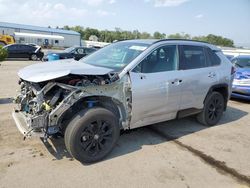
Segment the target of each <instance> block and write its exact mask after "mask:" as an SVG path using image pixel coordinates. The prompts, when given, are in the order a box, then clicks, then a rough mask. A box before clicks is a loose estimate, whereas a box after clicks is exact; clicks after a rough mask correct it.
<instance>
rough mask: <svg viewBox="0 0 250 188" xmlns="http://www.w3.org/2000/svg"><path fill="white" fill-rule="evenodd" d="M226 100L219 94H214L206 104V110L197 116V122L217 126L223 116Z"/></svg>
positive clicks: (208, 98)
mask: <svg viewBox="0 0 250 188" xmlns="http://www.w3.org/2000/svg"><path fill="white" fill-rule="evenodd" d="M224 107H225V100H224V98H223V96H222V95H221V94H220V93H219V92H212V93H211V94H210V95H209V96H208V97H207V98H206V100H205V102H204V108H203V110H202V112H201V113H200V114H198V115H197V120H198V121H199V122H200V123H202V124H204V125H208V126H213V125H216V124H217V123H218V122H219V120H220V119H221V116H222V114H223V111H224Z"/></svg>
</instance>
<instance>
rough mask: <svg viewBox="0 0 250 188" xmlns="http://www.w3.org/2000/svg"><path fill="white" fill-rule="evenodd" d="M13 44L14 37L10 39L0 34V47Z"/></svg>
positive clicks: (8, 36)
mask: <svg viewBox="0 0 250 188" xmlns="http://www.w3.org/2000/svg"><path fill="white" fill-rule="evenodd" d="M14 43H15V39H14V37H12V36H10V35H2V34H0V46H5V45H8V44H14Z"/></svg>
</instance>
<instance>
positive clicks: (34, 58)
mask: <svg viewBox="0 0 250 188" xmlns="http://www.w3.org/2000/svg"><path fill="white" fill-rule="evenodd" d="M37 59H38V58H37V55H36V54H32V55H31V56H30V60H32V61H36V60H37Z"/></svg>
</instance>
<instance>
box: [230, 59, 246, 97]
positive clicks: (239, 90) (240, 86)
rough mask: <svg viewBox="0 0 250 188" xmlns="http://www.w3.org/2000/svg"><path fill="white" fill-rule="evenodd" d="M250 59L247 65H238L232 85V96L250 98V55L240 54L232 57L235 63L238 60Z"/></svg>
mask: <svg viewBox="0 0 250 188" xmlns="http://www.w3.org/2000/svg"><path fill="white" fill-rule="evenodd" d="M241 59H244V60H248V65H246V67H239V66H237V65H236V72H235V77H234V81H233V86H232V95H231V96H232V97H233V98H239V99H246V100H250V56H249V55H240V56H237V57H235V58H233V59H232V62H233V63H236V61H237V60H241Z"/></svg>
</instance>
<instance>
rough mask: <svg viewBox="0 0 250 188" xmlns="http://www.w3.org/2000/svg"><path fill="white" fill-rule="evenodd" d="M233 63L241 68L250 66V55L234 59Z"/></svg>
mask: <svg viewBox="0 0 250 188" xmlns="http://www.w3.org/2000/svg"><path fill="white" fill-rule="evenodd" d="M233 64H235V66H236V67H239V68H250V57H249V58H248V57H246V58H237V59H234V60H233Z"/></svg>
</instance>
